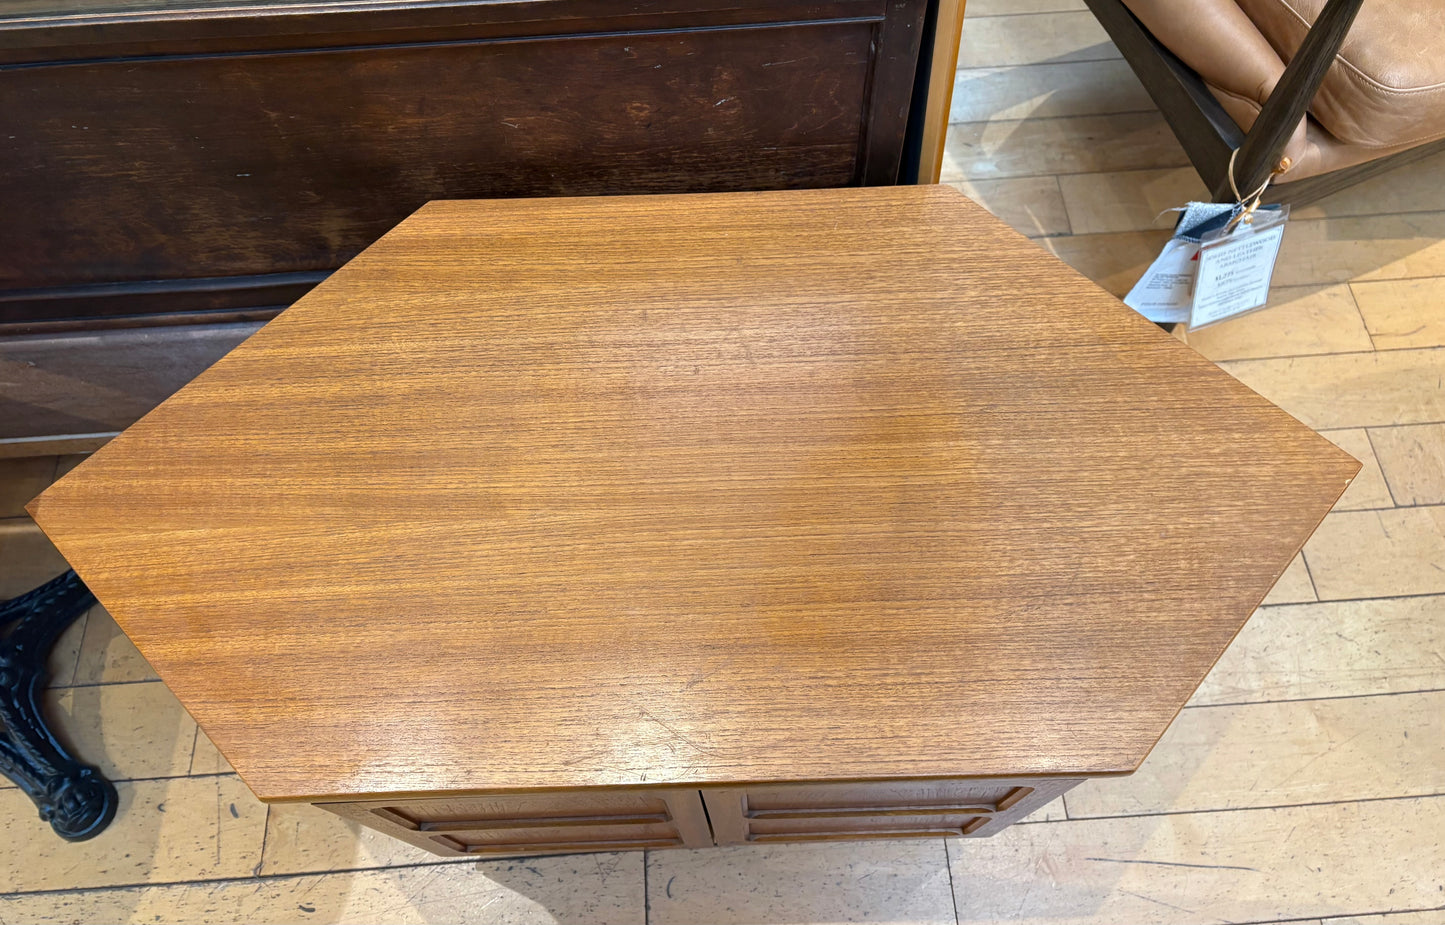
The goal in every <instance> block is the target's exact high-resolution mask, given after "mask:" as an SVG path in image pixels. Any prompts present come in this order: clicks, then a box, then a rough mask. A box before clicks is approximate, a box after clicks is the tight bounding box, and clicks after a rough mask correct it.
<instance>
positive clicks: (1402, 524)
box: [1304, 506, 1445, 601]
mask: <svg viewBox="0 0 1445 925" xmlns="http://www.w3.org/2000/svg"><path fill="white" fill-rule="evenodd" d="M1304 555H1305V564H1307V565H1308V566H1309V569H1310V575H1311V576H1312V577H1313V578H1314V582H1315V593H1316V594H1318V595H1319V598H1320V600H1322V601H1338V600H1346V599H1352V598H1361V597H1384V596H1386V595H1392V594H1445V507H1433V506H1432V507H1413V508H1397V509H1394V510H1388V511H1337V512H1335V513H1332V514H1329V515H1327V516H1326V517H1325V519H1324V522H1323V523H1321V524H1320V527H1319V529H1318V530H1316V531H1315V535H1314V536H1313V537H1312V538H1311V539H1310V541H1309V542H1308V543H1306V544H1305V548H1304Z"/></svg>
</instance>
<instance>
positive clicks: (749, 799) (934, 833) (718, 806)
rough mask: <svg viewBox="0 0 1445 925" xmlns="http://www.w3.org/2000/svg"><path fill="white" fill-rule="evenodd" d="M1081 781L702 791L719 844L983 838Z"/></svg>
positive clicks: (793, 786)
mask: <svg viewBox="0 0 1445 925" xmlns="http://www.w3.org/2000/svg"><path fill="white" fill-rule="evenodd" d="M1078 783H1080V781H1079V780H1073V779H1069V780H1053V779H1048V780H1038V779H1028V780H1023V779H1020V780H929V781H878V782H869V783H857V784H760V785H757V786H752V787H728V788H722V789H710V790H704V791H703V802H704V804H705V805H706V806H707V811H708V818H709V819H711V820H712V828H713V837H714V839H715V840H716V842H717V843H718V844H719V845H745V844H749V843H752V842H793V841H838V840H847V839H862V838H929V837H939V838H948V837H955V838H957V837H962V836H970V837H984V836H988V835H993V834H995V833H997V832H999V831H1001V830H1002V829H1004V828H1006V827H1007V826H1009V825H1010V824H1012V823H1013V822H1016V821H1018V820H1019V819H1022V818H1023V817H1025V816H1027V815H1028V814H1030V813H1032V812H1033V811H1034V810H1036V809H1038V808H1039V807H1041V806H1043V805H1044V804H1045V803H1048V802H1050V801H1052V800H1054V799H1056V798H1057V797H1059V796H1061V795H1062V794H1063V793H1064V791H1066V790H1068V789H1069V788H1071V787H1073V786H1074V785H1076V784H1078Z"/></svg>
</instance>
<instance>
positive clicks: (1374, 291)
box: [1350, 277, 1445, 350]
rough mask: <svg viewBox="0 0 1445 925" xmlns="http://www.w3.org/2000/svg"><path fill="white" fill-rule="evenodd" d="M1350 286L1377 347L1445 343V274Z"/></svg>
mask: <svg viewBox="0 0 1445 925" xmlns="http://www.w3.org/2000/svg"><path fill="white" fill-rule="evenodd" d="M1350 288H1351V289H1353V290H1354V293H1355V299H1356V301H1357V302H1359V305H1360V314H1361V315H1362V316H1363V317H1364V319H1365V325H1366V327H1367V328H1368V329H1369V331H1370V337H1372V338H1373V339H1374V343H1375V347H1376V348H1377V349H1379V350H1398V349H1399V348H1401V347H1440V346H1445V278H1442V277H1432V278H1429V279H1401V280H1380V281H1378V282H1359V283H1354V284H1353V285H1352V286H1351V287H1350Z"/></svg>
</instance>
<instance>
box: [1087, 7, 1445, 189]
mask: <svg viewBox="0 0 1445 925" xmlns="http://www.w3.org/2000/svg"><path fill="white" fill-rule="evenodd" d="M1087 2H1088V3H1089V6H1090V8H1091V9H1093V11H1094V14H1095V15H1096V16H1097V17H1098V19H1099V21H1100V22H1101V23H1103V25H1104V26H1105V28H1106V29H1108V30H1109V32H1110V34H1111V36H1112V37H1113V38H1114V41H1115V43H1116V44H1118V45H1119V48H1120V50H1121V51H1122V52H1123V54H1124V56H1125V57H1126V58H1127V59H1128V60H1129V62H1130V64H1131V65H1132V66H1133V67H1134V69H1135V71H1136V73H1138V74H1139V76H1140V78H1141V79H1142V80H1143V82H1144V84H1145V87H1146V88H1148V89H1149V91H1150V92H1151V94H1152V95H1153V96H1154V98H1155V101H1156V102H1158V103H1159V106H1160V109H1161V110H1163V111H1164V114H1165V116H1166V117H1167V118H1169V120H1170V122H1171V124H1172V125H1173V127H1174V129H1175V131H1176V133H1177V134H1178V135H1179V136H1180V140H1181V141H1182V142H1183V143H1184V145H1185V148H1186V149H1187V150H1188V151H1189V153H1190V156H1191V158H1192V159H1193V160H1194V162H1195V166H1196V167H1197V168H1199V171H1200V174H1201V175H1202V176H1203V177H1204V179H1205V181H1206V182H1207V183H1209V184H1210V186H1211V187H1212V188H1213V189H1214V190H1215V192H1216V194H1217V198H1225V195H1226V193H1227V192H1228V190H1229V184H1228V177H1227V173H1228V158H1229V154H1230V152H1231V151H1233V150H1234V149H1239V154H1238V156H1237V157H1236V163H1235V178H1236V180H1237V183H1238V186H1239V187H1240V189H1241V191H1243V190H1244V189H1245V188H1249V189H1253V188H1254V187H1255V186H1257V185H1258V184H1259V182H1261V181H1262V180H1263V178H1264V177H1265V176H1266V175H1268V174H1270V173H1272V172H1275V173H1276V174H1277V175H1276V176H1275V178H1274V182H1275V183H1276V184H1277V185H1278V190H1277V194H1276V196H1275V197H1272V198H1282V199H1287V200H1291V201H1295V202H1302V201H1306V200H1308V199H1314V198H1318V197H1319V196H1321V195H1325V194H1327V193H1329V192H1332V191H1333V190H1335V189H1338V188H1339V187H1341V186H1345V185H1348V184H1349V183H1351V182H1354V181H1355V180H1358V179H1363V178H1364V177H1365V176H1367V175H1370V174H1373V173H1376V172H1379V171H1381V170H1386V169H1389V168H1390V167H1393V166H1395V165H1397V164H1399V163H1402V162H1404V161H1405V160H1414V159H1416V158H1419V157H1423V156H1425V155H1426V154H1429V153H1431V152H1433V151H1434V150H1437V149H1438V148H1439V147H1440V144H1438V143H1439V142H1440V141H1441V139H1445V0H1372V2H1371V3H1368V4H1363V7H1362V0H1329V2H1326V0H1087ZM1125 7H1127V9H1125ZM1131 13H1132V15H1131ZM1191 82H1192V85H1191Z"/></svg>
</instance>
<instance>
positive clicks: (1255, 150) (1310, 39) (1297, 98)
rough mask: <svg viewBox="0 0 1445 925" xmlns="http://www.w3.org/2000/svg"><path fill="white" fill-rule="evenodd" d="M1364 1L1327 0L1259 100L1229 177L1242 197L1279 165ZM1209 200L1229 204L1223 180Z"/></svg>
mask: <svg viewBox="0 0 1445 925" xmlns="http://www.w3.org/2000/svg"><path fill="white" fill-rule="evenodd" d="M1363 3H1364V0H1329V2H1327V3H1326V4H1325V7H1324V9H1323V10H1321V11H1320V15H1319V16H1318V17H1316V19H1315V23H1314V25H1313V26H1311V27H1310V31H1309V32H1308V33H1306V34H1305V38H1304V41H1303V42H1301V43H1300V47H1299V51H1297V52H1295V55H1294V58H1292V59H1291V60H1290V62H1289V66H1288V67H1286V68H1285V69H1284V74H1283V75H1281V76H1280V79H1279V83H1277V84H1275V87H1274V92H1272V93H1270V95H1269V99H1267V100H1265V101H1264V106H1263V107H1262V108H1261V109H1260V111H1259V118H1257V119H1255V120H1254V125H1253V126H1251V127H1250V129H1249V132H1248V133H1247V134H1246V135H1245V136H1244V143H1243V144H1242V145H1240V146H1239V154H1238V156H1237V157H1236V160H1235V165H1234V170H1235V175H1234V179H1235V183H1236V185H1237V186H1238V187H1239V191H1240V193H1241V194H1246V195H1247V194H1248V191H1249V190H1252V189H1255V188H1256V187H1258V186H1259V185H1260V184H1261V183H1263V182H1264V178H1265V177H1267V176H1269V175H1270V173H1271V172H1272V171H1273V170H1274V169H1275V167H1276V166H1277V165H1278V164H1279V159H1280V156H1281V155H1282V154H1283V153H1284V148H1285V145H1286V144H1288V142H1289V139H1290V136H1291V135H1293V134H1294V130H1295V126H1297V125H1299V121H1300V119H1303V118H1304V115H1305V112H1306V111H1307V110H1308V109H1309V105H1310V103H1312V102H1314V98H1315V93H1316V92H1317V91H1318V90H1319V88H1320V83H1321V82H1323V81H1324V79H1325V73H1326V72H1327V71H1329V69H1330V65H1331V64H1333V63H1334V60H1335V55H1336V54H1338V53H1339V50H1340V46H1341V45H1342V44H1344V41H1345V35H1346V34H1348V32H1349V31H1350V25H1351V24H1352V23H1353V22H1354V21H1355V14H1356V13H1358V12H1359V11H1360V6H1361V4H1363ZM1214 198H1215V200H1216V201H1219V202H1225V201H1228V202H1233V201H1234V196H1233V193H1232V192H1231V190H1230V188H1229V178H1228V177H1225V178H1224V181H1223V182H1222V183H1220V184H1218V185H1217V186H1216V187H1215V190H1214Z"/></svg>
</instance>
